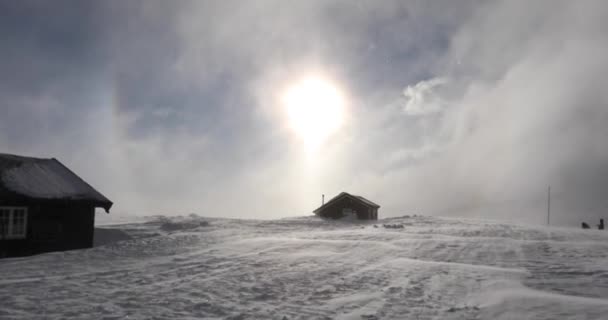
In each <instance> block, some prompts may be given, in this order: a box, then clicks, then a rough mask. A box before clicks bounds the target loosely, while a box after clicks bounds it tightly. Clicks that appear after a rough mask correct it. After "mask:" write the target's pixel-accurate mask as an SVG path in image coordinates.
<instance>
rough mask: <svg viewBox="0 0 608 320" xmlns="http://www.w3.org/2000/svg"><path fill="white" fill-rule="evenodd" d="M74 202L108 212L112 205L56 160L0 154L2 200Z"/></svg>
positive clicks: (0, 194)
mask: <svg viewBox="0 0 608 320" xmlns="http://www.w3.org/2000/svg"><path fill="white" fill-rule="evenodd" d="M12 199H29V200H74V201H86V202H91V203H92V204H93V205H95V206H96V207H102V208H104V209H105V210H106V211H109V210H110V208H111V207H112V201H110V200H108V198H106V197H105V196H103V195H102V194H101V193H99V192H98V191H97V190H95V189H94V188H93V187H91V186H90V185H89V184H88V183H86V182H85V181H84V180H82V179H81V178H80V177H78V176H77V175H76V174H75V173H74V172H72V171H71V170H70V169H68V168H67V167H66V166H64V165H63V164H62V163H61V162H59V161H58V160H57V159H55V158H52V159H40V158H31V157H23V156H17V155H11V154H2V153H0V200H12Z"/></svg>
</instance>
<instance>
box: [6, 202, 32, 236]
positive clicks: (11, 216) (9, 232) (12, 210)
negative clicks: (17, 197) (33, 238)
mask: <svg viewBox="0 0 608 320" xmlns="http://www.w3.org/2000/svg"><path fill="white" fill-rule="evenodd" d="M0 210H3V211H4V210H7V211H8V220H7V221H8V223H7V226H6V234H3V233H0V240H14V239H25V238H27V220H28V219H27V216H28V208H27V207H17V206H0ZM17 211H22V212H23V232H21V233H19V234H15V233H14V232H13V227H14V222H13V221H14V220H15V216H16V212H17Z"/></svg>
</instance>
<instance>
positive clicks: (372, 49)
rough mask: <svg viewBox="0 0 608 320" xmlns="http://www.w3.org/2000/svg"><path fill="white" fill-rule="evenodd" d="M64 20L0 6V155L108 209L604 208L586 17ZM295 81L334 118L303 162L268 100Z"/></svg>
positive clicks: (317, 12) (418, 5)
mask: <svg viewBox="0 0 608 320" xmlns="http://www.w3.org/2000/svg"><path fill="white" fill-rule="evenodd" d="M24 4H25V5H24ZM74 4H75V2H71V1H66V2H62V1H59V2H54V4H53V5H52V6H43V7H41V6H40V4H38V3H36V2H27V1H25V2H22V1H20V2H19V4H17V3H16V4H7V3H3V4H2V5H0V6H2V8H0V9H1V10H0V12H1V14H2V15H3V16H2V17H0V18H1V19H0V27H1V28H0V35H2V36H3V39H6V40H5V41H3V43H2V44H0V66H1V67H2V69H3V70H8V71H6V72H3V73H2V75H0V77H1V78H0V94H1V96H2V101H1V102H0V108H1V109H2V110H1V111H2V117H1V118H0V148H1V149H2V151H4V152H14V153H23V154H31V155H38V156H56V157H58V158H59V159H61V160H62V161H63V162H65V163H66V164H68V165H69V166H70V167H71V168H74V169H75V171H76V172H78V173H79V174H81V175H82V176H83V177H84V178H85V179H86V180H87V181H89V182H91V183H92V184H93V185H94V186H96V187H98V188H99V189H100V191H102V192H103V193H105V194H106V195H108V196H109V197H110V198H112V199H113V200H115V202H116V206H115V210H116V211H124V212H138V213H146V214H152V213H163V214H172V213H188V212H192V211H195V212H199V213H201V214H206V215H214V216H233V217H256V218H271V217H281V216H286V215H296V214H307V213H309V211H310V210H312V209H314V207H315V205H316V204H317V203H318V198H319V195H320V194H321V193H325V194H326V195H331V194H334V193H335V194H337V193H338V192H340V191H352V192H354V193H361V194H363V195H366V196H368V197H370V198H371V199H373V200H374V201H377V202H379V203H380V204H382V212H381V213H382V214H383V215H385V216H386V215H398V214H404V213H409V212H416V213H427V214H463V215H480V216H484V217H495V218H496V217H499V218H505V219H513V220H524V219H525V220H526V221H533V222H541V221H543V219H544V214H541V212H544V208H543V207H544V205H545V191H546V187H547V185H549V184H551V185H552V187H553V190H554V192H555V197H554V201H555V203H554V210H555V214H556V219H557V220H556V221H558V222H560V221H561V223H564V224H566V223H575V224H576V225H578V220H580V219H592V218H593V219H595V218H597V217H599V216H600V215H601V214H603V212H604V210H605V208H607V207H608V203H606V200H605V199H606V198H607V197H605V195H604V194H603V190H606V189H608V176H606V172H607V171H608V170H607V169H606V165H605V164H606V163H608V150H607V147H606V144H605V142H604V140H603V139H604V137H605V136H607V134H608V132H607V131H606V130H607V129H606V126H605V125H604V124H605V123H606V121H607V120H608V118H607V117H608V115H607V113H608V112H607V111H606V110H608V109H606V108H605V106H606V105H607V103H608V98H607V96H606V93H605V90H604V88H603V85H604V84H605V83H607V81H606V80H607V79H606V75H608V70H607V66H608V61H607V58H606V57H607V56H608V54H607V53H608V52H607V50H608V49H607V48H608V41H607V40H606V38H605V35H604V34H605V31H604V30H606V29H607V27H608V26H607V25H606V22H605V21H608V19H606V18H607V17H608V14H607V6H606V5H605V4H604V3H603V2H602V1H580V2H568V1H536V2H534V3H523V2H515V1H489V2H483V3H479V2H478V1H464V2H459V3H458V4H450V5H446V4H445V3H441V4H434V3H432V2H403V1H383V2H377V1H358V2H356V3H355V2H352V1H346V0H337V1H306V2H298V3H295V4H294V3H290V4H286V3H285V2H284V1H256V2H246V3H244V2H239V1H222V2H207V1H202V2H201V1H182V2H179V3H173V2H164V1H132V2H129V3H124V2H121V1H115V2H112V1H110V2H104V3H103V4H95V5H91V4H88V5H87V4H79V5H74ZM446 6H449V7H447V8H446ZM28 8H30V9H28ZM32 8H34V9H32ZM67 8H69V10H68V9H67ZM26 9H27V10H26ZM514 21H517V23H514ZM310 72H323V73H325V74H327V75H328V76H329V77H330V78H332V79H335V81H336V82H338V83H339V86H340V87H341V88H342V89H343V90H344V91H345V92H346V94H347V95H348V97H349V102H350V103H349V106H348V108H349V111H350V112H349V115H348V117H347V119H346V120H347V121H346V123H345V125H344V127H343V129H342V130H341V132H340V133H338V134H336V135H334V136H332V138H331V139H330V140H329V141H328V142H327V144H326V145H324V147H323V152H321V153H320V154H319V155H318V157H317V159H315V160H316V162H314V163H311V162H307V161H306V160H305V159H304V158H305V157H303V152H302V150H301V147H300V145H298V144H297V143H295V142H294V141H293V139H291V138H290V135H289V134H288V132H287V130H285V126H284V123H283V122H284V118H283V115H282V111H281V109H280V106H279V105H277V103H276V101H275V99H274V97H275V96H276V95H277V93H278V91H280V89H281V88H283V87H284V86H285V85H286V84H287V83H289V82H290V81H294V80H296V79H297V78H298V77H299V75H301V74H307V73H310ZM404 86H405V89H403V88H404ZM235 199H238V200H235Z"/></svg>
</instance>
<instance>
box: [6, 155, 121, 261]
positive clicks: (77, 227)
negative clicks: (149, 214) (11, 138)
mask: <svg viewBox="0 0 608 320" xmlns="http://www.w3.org/2000/svg"><path fill="white" fill-rule="evenodd" d="M111 207H112V202H111V201H110V200H108V199H107V198H106V197H105V196H103V195H102V194H101V193H99V192H98V191H97V190H95V189H93V187H91V186H90V185H89V184H88V183H86V182H85V181H84V180H82V179H81V178H80V177H78V176H77V175H76V174H75V173H74V172H72V171H71V170H70V169H68V168H67V167H66V166H64V165H63V164H62V163H61V162H59V161H58V160H57V159H54V158H52V159H39V158H31V157H23V156H17V155H9V154H0V257H15V256H26V255H31V254H37V253H42V252H49V251H63V250H72V249H83V248H90V247H92V246H93V234H94V230H95V228H94V224H95V208H103V209H105V210H106V212H109V210H110V208H111Z"/></svg>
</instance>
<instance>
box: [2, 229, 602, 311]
mask: <svg viewBox="0 0 608 320" xmlns="http://www.w3.org/2000/svg"><path fill="white" fill-rule="evenodd" d="M168 222H170V223H172V224H171V229H168V228H164V227H163V226H164V224H167V223H168ZM201 222H207V223H208V225H206V224H205V223H201ZM383 223H386V224H403V225H404V228H403V229H388V228H384V227H382V224H383ZM375 225H376V226H377V227H374V222H339V221H322V220H320V219H317V218H315V217H303V218H292V219H282V220H274V221H256V220H230V219H212V218H198V217H187V218H184V217H182V218H171V219H168V218H163V219H157V220H151V221H148V222H141V223H132V224H124V225H117V226H104V228H112V229H115V230H114V231H116V230H120V231H122V232H124V233H126V234H127V235H128V237H126V239H129V238H131V240H124V241H119V242H114V243H108V244H105V245H101V246H98V247H95V248H93V249H88V250H76V251H69V252H58V253H48V254H42V255H38V256H32V257H26V258H13V259H3V260H0V319H201V318H205V319H606V318H608V254H607V252H608V233H603V232H601V231H597V230H577V229H564V228H545V227H527V226H516V225H508V224H501V223H497V222H487V221H486V222H484V221H473V220H464V219H446V218H433V217H411V218H410V217H402V218H391V219H385V220H382V221H378V222H376V223H375ZM180 227H181V228H180ZM167 230H171V231H167ZM107 234H110V235H111V234H115V232H114V233H111V232H110V233H107Z"/></svg>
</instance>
